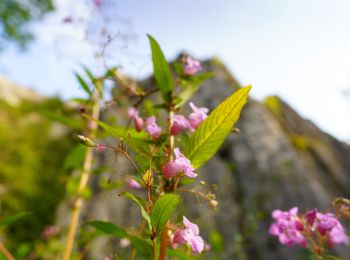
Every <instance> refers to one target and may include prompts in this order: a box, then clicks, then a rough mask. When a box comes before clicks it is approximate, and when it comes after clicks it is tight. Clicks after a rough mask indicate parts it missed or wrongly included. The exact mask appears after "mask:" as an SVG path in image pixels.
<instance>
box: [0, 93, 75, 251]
mask: <svg viewBox="0 0 350 260" xmlns="http://www.w3.org/2000/svg"><path fill="white" fill-rule="evenodd" d="M64 110H65V108H64V105H63V103H62V102H61V101H60V100H59V99H54V98H53V99H45V100H43V101H40V102H33V101H23V102H22V103H21V104H20V105H18V106H11V105H9V104H7V103H6V102H4V101H1V100H0V158H1V167H0V198H1V208H0V220H1V219H4V218H5V217H6V216H11V215H14V214H16V213H18V212H22V211H26V212H30V213H31V214H29V215H27V216H25V217H23V218H21V219H20V220H18V221H17V222H15V223H14V224H12V225H10V226H8V227H6V229H5V234H4V235H5V238H6V241H7V243H8V244H9V245H10V248H11V249H12V250H14V251H13V252H16V250H17V249H19V248H21V247H20V245H27V247H28V246H29V247H31V246H32V245H33V243H34V242H35V240H36V239H40V233H41V232H42V230H43V228H44V227H45V226H46V225H49V224H52V223H54V217H55V212H56V208H57V206H58V203H59V202H60V201H61V200H62V199H63V197H64V193H65V182H66V178H67V176H68V174H69V171H68V169H64V159H65V157H66V155H67V154H68V153H69V151H70V150H71V148H72V147H73V142H72V139H71V138H67V135H69V134H70V132H69V131H70V130H69V128H67V127H65V126H63V125H62V124H59V123H57V122H53V121H52V120H51V119H49V118H47V117H45V116H43V115H42V112H44V111H56V112H58V113H65V112H66V111H64ZM0 235H1V234H0ZM15 249H16V250H15ZM27 251H28V250H27Z"/></svg>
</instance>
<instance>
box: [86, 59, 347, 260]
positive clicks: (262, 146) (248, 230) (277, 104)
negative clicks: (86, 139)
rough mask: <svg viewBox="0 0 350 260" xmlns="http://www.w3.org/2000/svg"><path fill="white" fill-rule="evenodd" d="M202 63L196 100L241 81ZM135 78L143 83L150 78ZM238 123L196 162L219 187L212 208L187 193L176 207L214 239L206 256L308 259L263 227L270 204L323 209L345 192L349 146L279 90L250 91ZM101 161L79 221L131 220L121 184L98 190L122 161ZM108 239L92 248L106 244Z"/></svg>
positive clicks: (202, 102) (209, 103) (214, 96)
mask: <svg viewBox="0 0 350 260" xmlns="http://www.w3.org/2000/svg"><path fill="white" fill-rule="evenodd" d="M204 70H205V71H213V72H214V73H215V77H213V78H211V79H209V80H208V81H206V83H205V84H204V86H203V87H201V88H200V90H199V91H198V92H197V93H196V95H195V97H194V102H195V104H197V105H199V106H206V107H209V108H210V109H211V110H212V109H213V108H214V107H215V106H216V105H217V104H219V103H220V102H221V101H222V100H223V99H224V98H226V97H227V96H228V95H229V94H230V93H231V92H232V90H233V89H237V88H238V87H239V84H238V82H237V81H236V80H235V79H234V77H232V75H231V74H230V73H229V72H228V70H227V69H226V68H225V66H224V65H223V64H221V63H220V62H219V61H217V60H210V61H206V62H204ZM140 84H142V85H143V86H145V87H146V88H147V87H149V86H150V85H152V84H153V80H152V79H148V80H146V81H144V82H141V83H140ZM253 91H254V88H253ZM120 113H122V112H121V111H117V110H116V108H111V109H110V111H108V112H107V114H108V117H109V118H110V117H117V115H120ZM236 127H238V128H239V129H240V133H239V134H237V133H233V134H231V135H230V136H229V138H228V140H226V142H225V144H224V146H223V147H222V148H221V149H220V152H219V153H218V154H217V155H216V156H215V157H214V158H213V159H212V160H211V161H210V162H208V163H207V164H206V165H205V166H204V167H203V168H201V169H200V170H199V180H205V181H206V182H207V183H208V184H209V185H217V187H218V189H217V199H218V201H219V203H220V204H219V209H218V211H217V212H212V211H211V210H210V208H209V207H208V206H207V205H206V204H205V203H203V202H201V201H200V200H198V199H196V198H194V197H193V196H187V195H186V196H185V202H184V203H183V204H182V205H183V206H181V209H180V211H181V210H183V212H186V214H187V216H188V217H189V218H190V219H193V220H194V221H195V222H196V223H197V224H198V225H199V226H200V227H201V232H202V234H203V237H204V238H205V239H206V240H207V241H209V242H211V243H212V244H213V247H212V250H211V251H210V253H209V254H208V255H207V257H208V258H209V259H233V258H234V259H266V260H271V259H302V258H303V257H305V259H306V257H307V256H306V254H305V252H304V251H303V250H302V249H301V248H298V247H295V248H286V247H284V246H282V245H279V244H278V241H277V239H276V238H275V237H270V236H269V235H268V228H269V225H270V223H271V222H272V219H271V211H272V210H273V209H276V208H279V209H283V210H287V209H289V208H291V207H293V206H298V207H299V208H300V210H306V209H313V208H315V207H317V208H319V209H321V210H329V209H330V208H331V205H330V204H331V201H332V200H333V199H334V198H335V197H338V196H343V197H349V196H350V190H349V187H350V147H349V146H348V145H346V144H345V143H342V142H340V141H339V140H337V139H336V138H334V137H332V136H330V135H328V134H327V133H324V132H323V131H322V130H320V129H319V128H318V127H317V126H316V125H314V124H313V123H312V122H310V121H309V120H307V119H304V118H302V117H301V116H300V115H298V113H296V112H295V111H294V110H293V109H292V108H291V107H290V106H288V105H287V104H286V103H285V102H284V101H283V100H281V99H279V98H278V97H269V98H267V99H266V100H265V101H264V102H259V101H256V100H253V99H250V100H249V102H248V104H247V106H246V107H245V108H244V109H243V113H242V115H241V118H240V120H239V122H238V124H237V125H236ZM102 162H103V163H106V162H107V164H109V165H110V166H112V169H113V170H111V171H110V172H108V173H106V175H105V176H104V175H100V176H96V177H95V178H94V180H93V181H92V183H93V186H94V187H95V196H93V197H94V198H93V199H92V201H91V202H89V203H88V205H87V206H86V211H85V212H86V213H85V216H84V221H87V220H89V219H102V220H106V221H112V222H114V223H116V224H118V225H121V226H129V227H134V228H137V226H136V223H137V222H136V221H137V220H139V218H138V217H135V216H136V215H137V214H138V209H137V208H136V207H134V206H133V205H131V204H130V203H128V202H127V201H126V200H125V199H124V198H120V197H118V196H117V194H118V192H119V191H121V189H120V190H118V189H117V190H113V191H107V192H106V191H102V190H101V189H97V190H96V187H98V183H99V182H101V179H103V178H110V176H113V179H114V180H115V181H116V180H118V178H123V177H122V176H123V174H125V173H130V169H129V168H128V166H127V165H128V164H127V162H126V161H125V160H123V159H122V158H119V157H118V158H117V159H116V158H115V156H114V155H108V154H107V155H103V156H100V163H102ZM199 180H198V182H199ZM198 182H197V183H198ZM193 205H196V206H193ZM187 212H189V213H187ZM106 239H107V238H104V239H103V240H99V242H97V243H96V244H95V246H94V247H93V248H95V249H97V248H101V247H102V245H106V243H105V242H106V241H107V240H106ZM116 247H118V246H117V243H116V241H115V242H114V243H113V244H109V246H107V247H104V248H105V250H104V253H105V254H108V253H113V252H114V253H115V252H116ZM91 252H92V253H91V254H92V259H97V258H98V257H101V255H100V254H99V253H96V252H97V251H96V250H95V251H94V250H93V249H92V250H91ZM118 252H123V249H121V248H119V249H118ZM337 254H339V255H342V256H346V255H350V251H349V249H346V248H345V247H342V246H340V247H338V249H337ZM117 256H118V254H117Z"/></svg>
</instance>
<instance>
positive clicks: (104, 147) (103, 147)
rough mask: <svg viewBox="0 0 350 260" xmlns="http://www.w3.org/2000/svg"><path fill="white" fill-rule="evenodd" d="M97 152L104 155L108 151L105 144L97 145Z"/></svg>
mask: <svg viewBox="0 0 350 260" xmlns="http://www.w3.org/2000/svg"><path fill="white" fill-rule="evenodd" d="M97 151H98V152H99V153H103V152H104V151H106V145H105V144H98V145H97Z"/></svg>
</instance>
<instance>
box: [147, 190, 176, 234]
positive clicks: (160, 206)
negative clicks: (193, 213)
mask: <svg viewBox="0 0 350 260" xmlns="http://www.w3.org/2000/svg"><path fill="white" fill-rule="evenodd" d="M179 201H180V197H179V195H176V194H165V195H163V196H162V197H160V198H159V199H158V200H157V201H156V203H155V204H154V206H153V209H152V214H151V223H152V227H153V228H154V230H155V231H156V232H157V233H158V234H159V233H160V232H161V231H162V229H163V227H164V225H165V223H166V222H167V221H168V220H169V219H170V217H171V215H172V214H173V212H174V210H175V208H176V206H177V204H179Z"/></svg>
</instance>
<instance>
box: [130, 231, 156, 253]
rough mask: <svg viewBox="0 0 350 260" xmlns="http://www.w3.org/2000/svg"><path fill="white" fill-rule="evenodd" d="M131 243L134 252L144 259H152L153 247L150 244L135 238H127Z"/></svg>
mask: <svg viewBox="0 0 350 260" xmlns="http://www.w3.org/2000/svg"><path fill="white" fill-rule="evenodd" d="M128 238H129V239H130V241H131V244H132V245H133V247H134V248H135V250H136V252H137V253H139V254H140V255H142V256H143V257H144V259H152V255H153V247H152V245H151V243H150V242H148V241H146V240H145V239H143V238H141V237H137V236H131V235H129V237H128Z"/></svg>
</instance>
